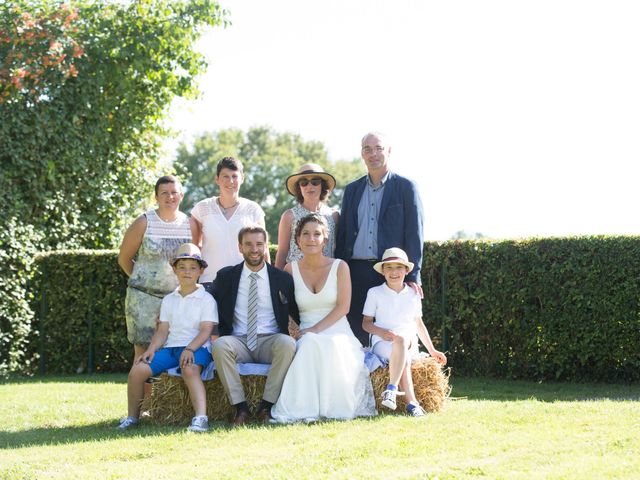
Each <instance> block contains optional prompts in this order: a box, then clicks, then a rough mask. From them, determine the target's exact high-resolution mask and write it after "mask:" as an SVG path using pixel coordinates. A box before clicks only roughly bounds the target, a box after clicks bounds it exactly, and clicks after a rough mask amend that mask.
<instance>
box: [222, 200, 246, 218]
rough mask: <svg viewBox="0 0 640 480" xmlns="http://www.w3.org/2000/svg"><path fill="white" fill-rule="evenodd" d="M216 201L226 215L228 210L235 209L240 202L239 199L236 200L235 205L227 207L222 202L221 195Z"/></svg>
mask: <svg viewBox="0 0 640 480" xmlns="http://www.w3.org/2000/svg"><path fill="white" fill-rule="evenodd" d="M216 203H217V204H218V207H220V210H222V214H223V215H224V216H225V217H226V216H227V212H228V211H229V210H233V209H234V208H236V207H237V206H238V204H239V203H240V202H239V201H238V200H236V202H235V203H234V204H233V205H231V206H229V207H225V206H224V205H222V203H221V202H220V197H218V198H216Z"/></svg>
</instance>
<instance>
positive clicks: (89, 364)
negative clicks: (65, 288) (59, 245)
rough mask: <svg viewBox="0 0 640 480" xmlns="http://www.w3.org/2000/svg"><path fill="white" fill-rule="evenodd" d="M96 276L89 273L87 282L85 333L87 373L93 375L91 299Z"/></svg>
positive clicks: (92, 302) (93, 273)
mask: <svg viewBox="0 0 640 480" xmlns="http://www.w3.org/2000/svg"><path fill="white" fill-rule="evenodd" d="M95 290H96V276H95V272H92V273H91V279H90V280H89V310H88V312H87V327H88V330H89V331H88V332H87V341H88V343H89V345H88V347H89V351H88V356H89V358H88V359H87V373H89V374H91V373H93V368H94V362H95V351H94V350H95V349H94V345H93V336H94V335H93V316H94V315H93V305H94V301H93V299H94V298H95V295H96V292H95Z"/></svg>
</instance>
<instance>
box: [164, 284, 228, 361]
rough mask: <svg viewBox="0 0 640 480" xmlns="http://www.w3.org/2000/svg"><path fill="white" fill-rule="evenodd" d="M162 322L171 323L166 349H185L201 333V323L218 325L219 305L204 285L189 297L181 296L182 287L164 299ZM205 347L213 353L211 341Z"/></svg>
mask: <svg viewBox="0 0 640 480" xmlns="http://www.w3.org/2000/svg"><path fill="white" fill-rule="evenodd" d="M160 321H161V322H167V323H169V336H168V337H167V341H166V342H165V344H164V346H165V347H185V346H187V345H188V344H189V342H191V340H193V339H194V338H195V337H196V336H197V335H198V333H200V323H202V322H212V323H216V324H217V323H218V305H216V301H215V300H214V299H213V297H212V296H211V295H210V294H209V293H207V292H206V291H205V289H204V287H203V286H202V285H198V288H197V289H196V290H195V291H194V292H192V293H190V294H189V295H186V296H184V297H183V296H182V295H180V287H178V288H176V289H175V290H174V291H173V292H171V293H170V294H168V295H167V296H166V297H164V298H163V299H162V306H161V307H160ZM203 347H205V348H207V350H209V351H211V341H210V340H207V342H205V344H204V345H203Z"/></svg>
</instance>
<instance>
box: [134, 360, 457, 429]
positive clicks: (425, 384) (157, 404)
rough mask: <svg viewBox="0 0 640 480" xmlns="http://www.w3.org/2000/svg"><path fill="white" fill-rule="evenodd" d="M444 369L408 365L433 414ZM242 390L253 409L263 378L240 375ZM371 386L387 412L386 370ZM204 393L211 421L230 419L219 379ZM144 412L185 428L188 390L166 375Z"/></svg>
mask: <svg viewBox="0 0 640 480" xmlns="http://www.w3.org/2000/svg"><path fill="white" fill-rule="evenodd" d="M448 372H449V371H448V370H443V369H442V367H441V366H440V364H438V362H436V361H435V360H434V359H433V358H431V357H428V358H421V359H419V360H417V361H414V363H413V365H412V366H411V374H412V376H413V386H414V390H415V392H416V398H417V399H418V401H419V402H420V405H422V408H424V409H425V410H426V411H427V412H437V411H439V410H440V409H441V408H442V406H443V405H444V402H445V400H446V399H447V397H448V396H449V394H450V393H451V387H450V386H449V374H448ZM240 379H241V380H242V385H243V387H244V391H245V395H246V397H247V403H248V404H249V406H250V407H251V408H252V409H255V408H256V407H257V406H258V403H260V400H261V399H262V394H263V392H264V385H265V383H266V381H267V377H265V376H262V375H243V376H241V377H240ZM371 383H372V384H373V392H374V395H375V397H376V407H377V408H378V410H379V411H386V412H389V410H388V409H385V408H382V406H381V404H380V400H381V398H380V397H381V396H382V392H383V391H384V389H385V387H386V386H387V383H389V368H388V367H385V368H379V369H377V370H376V371H374V372H373V373H371ZM204 387H205V391H206V392H207V415H208V416H209V420H211V421H216V420H217V421H226V420H231V419H232V418H233V416H234V414H235V408H234V407H232V406H231V405H230V404H229V400H228V399H227V395H226V394H225V393H224V388H223V386H222V383H220V379H219V378H218V377H217V376H216V377H215V378H214V379H213V380H210V381H207V382H204ZM404 398H405V397H404V396H398V407H399V408H398V410H399V411H402V410H403V409H404V407H405V401H404ZM143 409H144V410H148V411H149V414H150V416H151V419H152V421H154V422H155V423H158V424H160V425H186V424H188V423H189V422H190V421H191V418H192V417H193V413H194V412H193V407H192V406H191V400H190V399H189V391H188V390H187V387H186V385H185V384H184V381H183V380H182V378H181V377H171V376H169V375H167V374H166V373H164V374H162V375H161V376H160V380H159V381H158V382H155V383H153V390H152V393H151V398H150V400H149V401H148V402H145V405H144V407H143Z"/></svg>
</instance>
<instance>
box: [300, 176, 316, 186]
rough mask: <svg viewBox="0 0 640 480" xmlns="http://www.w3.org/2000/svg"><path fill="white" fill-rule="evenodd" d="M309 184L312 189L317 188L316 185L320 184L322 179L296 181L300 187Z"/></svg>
mask: <svg viewBox="0 0 640 480" xmlns="http://www.w3.org/2000/svg"><path fill="white" fill-rule="evenodd" d="M309 184H311V185H313V186H314V187H317V186H318V185H321V184H322V179H321V178H312V179H308V178H303V179H302V180H300V181H298V185H300V186H301V187H306V186H307V185H309Z"/></svg>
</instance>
